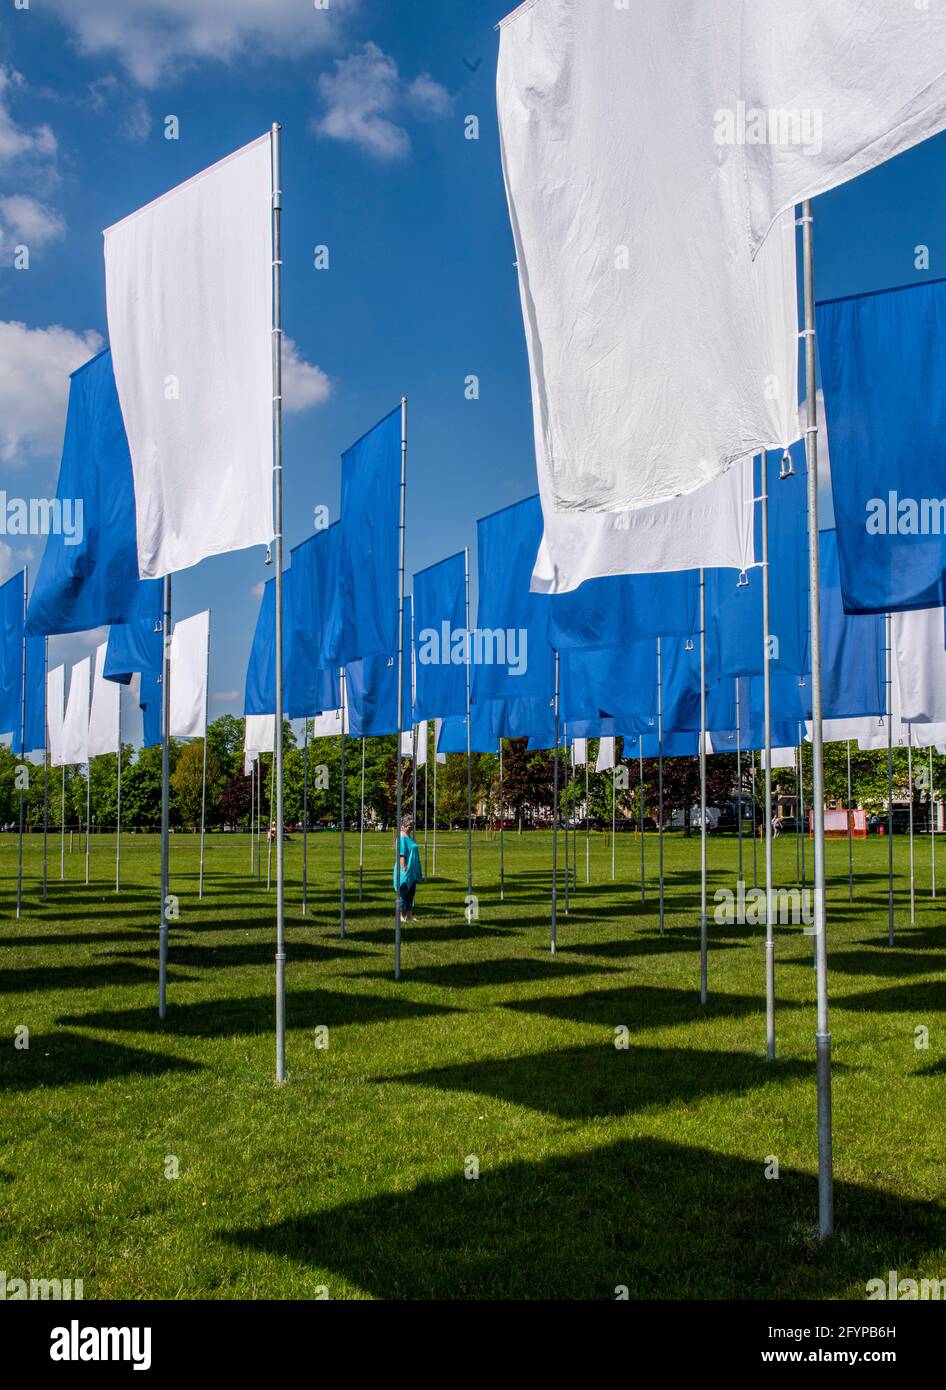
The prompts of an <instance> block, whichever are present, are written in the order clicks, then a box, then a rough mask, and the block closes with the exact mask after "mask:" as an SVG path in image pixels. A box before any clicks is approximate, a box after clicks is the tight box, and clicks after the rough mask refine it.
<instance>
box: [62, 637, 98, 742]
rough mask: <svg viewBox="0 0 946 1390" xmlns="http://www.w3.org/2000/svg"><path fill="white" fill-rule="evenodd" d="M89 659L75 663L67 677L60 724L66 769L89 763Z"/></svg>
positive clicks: (90, 668)
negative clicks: (65, 697) (67, 689)
mask: <svg viewBox="0 0 946 1390" xmlns="http://www.w3.org/2000/svg"><path fill="white" fill-rule="evenodd" d="M91 670H92V661H91V658H90V657H88V656H86V657H83V659H82V660H81V661H77V662H76V664H75V666H73V668H72V674H71V675H70V677H69V699H68V702H67V704H66V717H65V719H64V720H63V724H62V761H63V762H64V763H65V765H66V766H67V767H71V766H72V765H73V764H78V763H87V762H88V761H89V677H90V674H91Z"/></svg>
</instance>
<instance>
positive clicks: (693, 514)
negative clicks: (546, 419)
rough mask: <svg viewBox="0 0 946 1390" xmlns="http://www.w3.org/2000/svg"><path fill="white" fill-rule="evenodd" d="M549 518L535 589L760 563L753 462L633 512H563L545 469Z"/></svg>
mask: <svg viewBox="0 0 946 1390" xmlns="http://www.w3.org/2000/svg"><path fill="white" fill-rule="evenodd" d="M539 494H540V498H541V501H542V517H543V521H544V523H545V525H544V530H543V535H542V543H541V545H540V546H539V553H538V555H537V557H536V561H535V569H534V570H533V573H532V584H531V586H530V587H531V588H532V591H533V592H534V593H540V594H565V593H568V592H570V591H571V590H572V589H577V588H578V586H579V585H580V584H583V583H584V582H585V580H586V579H603V578H605V577H607V576H608V575H615V574H666V573H668V572H670V571H673V570H688V569H699V568H700V567H701V566H704V567H706V568H720V569H739V570H746V569H749V568H750V567H751V566H752V565H754V564H755V547H754V542H753V529H754V527H753V518H754V497H753V494H754V486H753V474H752V460H751V459H743V460H741V461H740V462H739V463H737V464H736V465H735V466H734V467H733V468H730V469H729V470H728V472H726V473H724V474H723V476H722V477H721V478H716V479H714V481H713V482H711V483H707V485H706V487H701V488H699V489H698V491H696V492H693V493H690V494H689V496H687V497H675V498H674V499H673V501H671V502H661V503H659V504H658V505H657V506H655V507H641V508H639V509H638V510H637V511H633V512H617V513H609V512H557V511H556V510H555V505H554V499H553V497H552V495H551V491H550V479H549V475H548V473H547V472H543V471H542V470H540V471H539Z"/></svg>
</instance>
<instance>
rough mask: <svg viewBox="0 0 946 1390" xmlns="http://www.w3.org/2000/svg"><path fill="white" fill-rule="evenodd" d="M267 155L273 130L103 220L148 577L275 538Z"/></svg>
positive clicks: (143, 569)
mask: <svg viewBox="0 0 946 1390" xmlns="http://www.w3.org/2000/svg"><path fill="white" fill-rule="evenodd" d="M271 158H272V154H271V137H270V136H269V135H265V136H263V137H262V138H261V139H259V140H256V141H254V142H253V144H251V145H247V146H246V147H245V148H244V149H242V150H238V151H237V152H236V153H235V154H232V155H230V156H229V158H227V159H224V160H223V161H221V163H219V164H215V165H213V166H212V168H210V169H206V170H204V172H203V173H200V174H198V175H197V176H196V177H195V178H192V179H190V180H189V181H188V182H187V183H183V184H181V185H180V186H179V187H178V188H174V189H172V190H171V192H170V193H167V194H165V195H164V197H162V198H159V199H158V200H157V201H156V202H153V203H149V204H148V205H147V206H146V207H144V208H141V209H140V210H139V211H138V212H135V213H132V215H131V216H130V217H126V218H125V219H124V221H122V222H117V223H116V224H115V225H114V226H113V227H109V228H108V229H107V230H106V232H105V288H106V296H107V309H108V331H109V339H110V342H111V348H112V361H113V366H114V370H115V383H116V385H117V387H118V397H119V400H120V402H121V407H122V415H123V417H124V421H125V429H126V432H127V434H128V443H129V446H130V449H131V463H132V471H133V473H134V480H135V508H136V512H137V521H138V568H139V573H140V575H141V577H142V579H150V578H157V577H160V576H163V575H165V574H171V573H173V572H174V571H175V570H181V569H186V568H187V567H188V566H189V565H196V564H197V562H198V561H199V560H202V559H203V558H204V557H205V556H207V555H219V554H221V553H222V552H225V551H228V550H240V549H242V548H243V547H244V546H250V545H263V544H266V543H268V542H269V541H271V540H272V538H273V500H272V462H273V452H272V398H273V381H272V311H273V295H272V226H271V224H272V171H271Z"/></svg>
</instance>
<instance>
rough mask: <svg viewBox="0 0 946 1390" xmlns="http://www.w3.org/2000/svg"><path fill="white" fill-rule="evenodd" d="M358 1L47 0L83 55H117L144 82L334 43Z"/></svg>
mask: <svg viewBox="0 0 946 1390" xmlns="http://www.w3.org/2000/svg"><path fill="white" fill-rule="evenodd" d="M357 5H358V0H330V3H329V4H328V7H327V8H325V9H316V7H315V5H314V4H313V2H312V0H197V2H196V3H195V0H134V3H133V4H129V0H95V2H94V4H90V3H88V0H46V8H47V9H50V10H53V11H54V12H55V13H57V14H58V15H59V17H60V19H61V20H62V21H63V23H64V24H66V25H68V26H69V28H70V29H71V30H72V32H73V35H74V38H75V42H76V46H77V47H78V49H79V51H80V53H83V54H85V55H87V56H98V55H107V56H113V57H115V58H117V59H118V61H119V62H120V63H121V64H122V65H123V66H124V68H125V69H126V70H127V71H128V72H129V73H130V74H131V76H132V77H133V78H134V80H135V81H136V82H137V83H138V84H139V85H140V86H142V87H148V88H154V87H157V86H159V85H160V84H161V83H162V82H171V81H173V80H174V79H175V78H177V77H179V76H180V75H181V74H182V73H183V72H184V71H185V70H186V69H187V68H188V67H189V66H190V65H191V64H193V63H195V62H205V61H216V62H224V63H232V62H235V61H236V60H237V59H240V58H243V59H246V58H253V57H281V58H299V57H303V56H306V55H308V54H310V53H313V52H316V51H318V50H319V49H324V48H326V47H327V46H329V45H331V44H333V43H335V42H336V41H337V39H338V35H339V30H340V28H341V25H342V24H343V22H344V20H345V19H346V17H347V16H348V15H350V14H351V13H352V12H353V11H354V10H355V9H356V8H357Z"/></svg>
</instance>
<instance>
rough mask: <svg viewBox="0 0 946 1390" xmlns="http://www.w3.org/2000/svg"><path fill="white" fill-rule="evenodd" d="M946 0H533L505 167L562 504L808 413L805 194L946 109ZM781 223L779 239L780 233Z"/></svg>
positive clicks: (722, 451)
mask: <svg viewBox="0 0 946 1390" xmlns="http://www.w3.org/2000/svg"><path fill="white" fill-rule="evenodd" d="M944 49H946V8H944V7H943V6H938V5H931V6H924V7H922V8H918V7H917V6H916V5H912V4H908V3H906V2H905V0H903V3H896V2H895V3H891V0H832V3H831V4H830V5H825V4H820V3H817V0H782V2H781V3H779V4H778V5H760V4H758V3H757V0H661V3H659V4H657V3H653V4H634V5H629V6H626V7H623V6H622V7H618V6H617V5H614V4H611V3H605V2H604V0H602V3H593V4H591V3H588V0H527V3H525V4H522V5H520V6H519V8H518V9H517V10H515V11H514V12H513V13H512V14H511V15H509V16H508V17H507V19H506V20H504V21H503V23H502V26H501V38H500V54H499V68H498V76H497V88H498V104H499V119H500V134H501V143H502V156H503V169H504V174H505V179H506V191H507V195H508V200H509V207H510V214H511V219H512V226H513V234H514V238H515V243H516V253H517V265H518V271H519V285H520V293H521V300H522V311H523V320H524V324H525V332H526V340H527V346H528V350H529V360H530V369H531V377H532V398H533V413H534V418H535V430H536V437H537V465H538V472H539V476H540V479H543V480H544V482H543V485H542V491H543V501H544V507H545V512H546V515H547V516H548V515H549V514H550V513H551V511H552V510H553V509H555V510H558V511H569V510H577V511H600V512H619V511H623V510H627V509H635V508H639V507H643V506H648V505H652V504H654V503H657V502H661V501H666V500H668V499H671V498H674V497H678V496H684V495H686V494H689V493H691V492H693V491H695V490H696V489H697V488H699V487H701V486H703V485H704V484H705V483H707V482H709V481H710V480H711V479H713V478H715V477H717V476H718V475H719V474H720V473H723V472H724V471H725V470H726V469H727V468H729V467H730V466H731V465H732V464H733V463H734V462H736V461H737V460H738V459H741V458H746V457H749V456H751V455H752V454H755V453H758V452H759V450H760V449H761V448H762V447H770V448H772V447H778V446H784V445H787V444H789V443H790V442H792V441H793V440H795V439H796V438H798V437H799V434H798V423H797V419H796V418H795V410H796V406H797V330H798V323H797V304H796V296H795V228H794V210H793V209H794V204H796V203H799V202H801V201H802V200H803V199H804V198H806V197H814V196H815V195H817V194H818V193H821V192H824V191H826V190H827V189H829V188H833V187H835V186H836V185H838V184H840V183H843V182H844V181H845V180H846V179H849V178H853V177H854V176H855V175H857V174H860V173H863V172H864V171H865V170H866V169H869V168H871V167H873V166H874V165H876V164H878V163H880V162H881V161H883V160H884V159H888V158H890V157H891V156H892V155H894V154H896V153H898V152H899V151H900V150H903V149H906V148H908V147H909V146H910V145H913V144H915V143H916V142H917V141H919V140H921V139H923V138H925V137H926V136H928V135H932V134H935V133H936V131H938V130H940V129H942V128H943V126H944V124H946V69H944V65H943V62H942V54H943V51H944ZM763 238H765V240H763Z"/></svg>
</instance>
